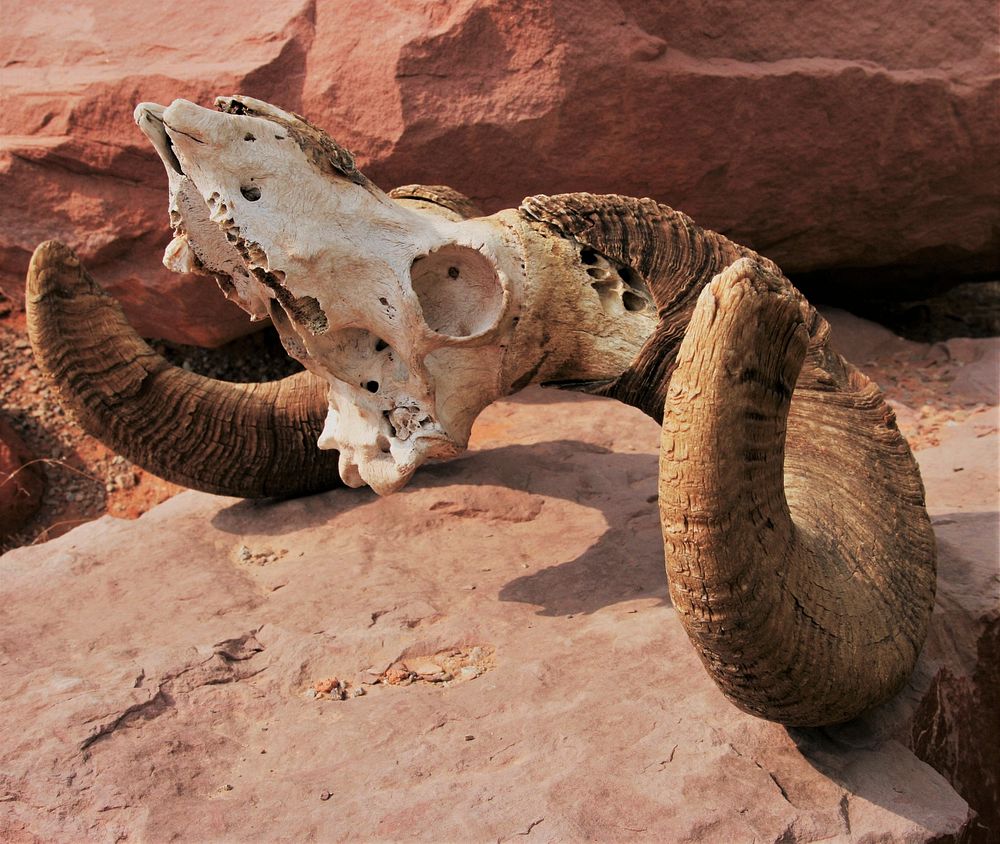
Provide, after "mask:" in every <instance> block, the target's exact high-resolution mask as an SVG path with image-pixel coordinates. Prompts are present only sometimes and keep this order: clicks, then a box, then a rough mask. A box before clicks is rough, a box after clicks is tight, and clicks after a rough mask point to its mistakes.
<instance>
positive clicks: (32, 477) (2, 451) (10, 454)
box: [0, 416, 45, 539]
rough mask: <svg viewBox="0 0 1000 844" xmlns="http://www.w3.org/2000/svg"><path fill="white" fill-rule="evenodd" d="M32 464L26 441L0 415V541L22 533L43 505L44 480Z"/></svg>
mask: <svg viewBox="0 0 1000 844" xmlns="http://www.w3.org/2000/svg"><path fill="white" fill-rule="evenodd" d="M30 463H31V454H29V452H28V448H27V446H26V445H25V444H24V441H23V440H22V439H21V438H20V437H19V436H18V434H17V432H16V431H15V430H14V429H13V428H12V427H11V426H10V423H9V422H7V420H5V419H4V418H3V416H0V539H2V538H3V537H5V536H7V535H8V534H11V533H14V531H16V530H19V529H20V528H21V526H22V525H24V524H25V522H27V521H28V519H30V518H31V517H32V516H33V515H34V513H35V511H36V510H37V509H38V508H39V506H40V505H41V503H42V494H43V493H44V492H45V481H44V479H43V476H42V473H41V472H40V471H39V470H38V468H37V467H35V466H32V465H30ZM26 464H29V465H26Z"/></svg>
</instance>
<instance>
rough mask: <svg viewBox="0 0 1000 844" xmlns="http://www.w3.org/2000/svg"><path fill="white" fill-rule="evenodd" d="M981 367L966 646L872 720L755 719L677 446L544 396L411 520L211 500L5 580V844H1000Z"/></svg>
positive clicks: (966, 486)
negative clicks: (313, 843) (669, 529)
mask: <svg viewBox="0 0 1000 844" xmlns="http://www.w3.org/2000/svg"><path fill="white" fill-rule="evenodd" d="M833 322H834V326H835V332H837V333H838V336H841V337H842V338H843V341H844V343H845V344H849V345H850V347H851V348H852V349H853V350H855V351H856V352H857V354H858V355H860V356H861V358H860V359H862V362H864V360H865V359H867V360H868V362H869V363H870V365H871V366H873V367H875V368H876V370H877V369H878V367H883V369H884V370H885V371H889V370H890V369H892V368H893V367H895V366H896V365H897V363H898V362H899V361H901V360H903V358H902V357H901V355H902V354H903V351H904V350H908V353H909V354H910V358H909V361H910V362H909V370H908V371H905V372H904V371H899V370H896V372H895V374H896V377H897V383H896V384H895V385H891V386H892V388H893V390H894V393H898V394H899V395H903V394H904V393H905V394H906V395H907V396H911V395H916V396H918V397H919V393H918V392H915V391H918V390H919V389H920V384H919V383H916V382H920V381H921V379H922V376H924V375H926V374H927V373H929V372H933V371H934V370H935V367H937V368H940V367H941V366H943V364H941V363H937V364H932V363H931V362H932V361H934V360H937V359H938V357H940V355H941V354H942V353H941V351H940V349H938V350H937V351H935V350H934V348H933V347H927V346H921V345H920V344H915V343H906V342H904V341H900V340H898V339H897V338H894V337H892V336H891V335H889V334H888V333H887V332H884V331H881V330H878V329H877V328H872V327H871V326H866V325H865V324H863V323H861V322H860V321H858V320H855V319H853V318H851V317H849V316H847V315H843V314H841V315H833ZM949 346H950V347H951V349H952V353H953V355H955V356H956V357H954V358H951V359H950V360H957V359H958V355H959V353H958V349H964V352H963V353H962V355H961V357H962V358H963V359H964V361H965V363H963V365H962V366H961V367H959V366H957V365H956V364H954V363H953V364H951V366H952V369H950V370H949V372H951V373H952V375H955V373H958V375H955V377H951V375H950V376H949V377H950V378H951V380H950V381H948V387H949V390H950V393H951V395H952V396H953V402H952V407H954V408H956V409H961V410H963V412H964V415H963V414H960V413H957V411H956V413H955V414H954V418H951V419H949V420H947V421H941V422H940V425H939V426H936V427H935V423H934V420H933V417H931V416H927V417H926V418H925V417H920V416H919V414H916V416H915V418H914V419H910V420H909V421H907V417H906V414H905V413H904V414H903V415H902V416H901V423H903V424H907V425H910V424H912V425H916V423H917V422H918V421H919V422H920V423H921V424H923V426H924V427H923V428H920V429H919V431H920V437H922V439H920V440H919V442H921V443H922V444H923V445H924V446H926V447H924V448H922V449H921V450H920V451H918V458H919V459H920V462H921V466H922V470H923V472H924V478H925V482H926V485H927V489H928V495H929V506H930V510H931V512H932V515H933V518H934V522H935V527H936V531H937V535H938V539H939V542H940V560H939V565H940V581H939V595H938V601H937V608H936V610H935V616H934V621H933V628H932V632H931V636H930V639H929V641H928V644H927V647H926V648H925V651H924V653H923V655H922V657H921V659H920V662H919V665H918V670H917V672H916V673H915V675H914V677H913V679H912V681H911V682H910V684H909V686H908V687H907V688H906V689H905V690H904V692H903V693H901V694H900V695H899V696H898V697H897V698H896V699H894V700H893V701H892V702H891V703H890V704H888V705H886V706H884V707H882V708H881V709H879V710H877V711H875V712H873V713H871V714H870V715H868V716H866V717H865V718H862V719H859V720H857V721H854V722H851V723H849V724H846V725H844V726H841V727H838V728H830V729H824V730H785V729H783V728H781V727H779V726H777V725H774V724H770V723H767V722H764V721H760V720H757V719H754V718H752V717H750V716H748V715H745V714H743V713H741V712H739V711H738V710H736V709H735V708H733V707H732V706H731V705H730V704H728V703H727V702H726V701H725V699H724V698H723V697H722V695H721V694H720V693H719V692H718V691H717V689H716V688H715V687H714V686H713V685H712V683H711V682H710V680H709V679H708V677H707V675H706V674H705V672H704V671H703V669H702V667H701V665H700V664H699V662H698V659H697V657H696V656H695V653H694V650H693V648H691V646H690V644H689V643H688V641H687V639H686V636H685V634H684V632H683V630H682V628H681V625H680V623H679V622H678V620H677V618H676V617H675V614H674V612H673V610H672V608H671V607H670V605H669V599H668V595H667V588H666V582H665V577H664V573H663V563H662V544H661V541H660V537H659V527H658V523H657V516H656V508H655V504H654V503H653V502H654V501H655V494H656V476H657V458H656V448H657V444H658V438H659V430H658V427H657V426H656V425H655V424H654V423H652V422H651V421H650V420H648V419H647V418H645V417H643V416H641V415H640V414H639V413H637V412H636V411H634V410H632V409H630V408H626V407H623V406H621V405H617V404H613V403H611V402H606V401H602V400H597V399H590V398H581V397H578V396H574V395H567V394H560V393H553V392H541V391H537V390H532V391H528V392H526V393H524V394H522V395H521V396H520V397H517V398H516V399H514V400H509V401H505V402H501V403H499V404H497V405H495V406H493V407H492V408H490V409H489V410H488V411H487V412H486V413H485V414H484V415H483V417H482V418H481V419H480V421H479V422H478V423H477V426H476V429H475V431H474V449H473V451H471V452H470V453H469V454H468V455H466V456H465V457H463V458H461V459H458V460H455V461H452V462H450V463H445V464H440V465H436V466H430V467H424V468H423V469H422V470H421V472H420V473H418V476H417V477H416V478H415V480H414V482H413V483H412V484H411V486H409V487H408V488H406V489H405V490H403V491H402V492H400V493H398V494H396V495H394V496H391V497H388V498H383V499H379V498H377V497H375V496H374V495H373V494H371V493H370V492H368V491H362V490H340V491H334V492H330V493H327V494H323V495H318V496H314V497H311V498H306V499H299V500H294V501H286V502H277V503H276V502H270V503H248V502H239V501H236V500H233V499H224V498H218V497H213V496H209V495H204V494H200V493H193V492H189V493H183V494H181V495H179V496H177V497H175V498H173V499H171V500H170V501H168V502H166V503H165V504H162V505H160V506H159V507H157V508H155V509H154V510H153V511H151V512H150V513H148V514H146V515H145V516H143V517H142V518H140V519H139V520H138V521H136V522H122V521H118V520H116V519H113V518H109V517H106V518H104V519H101V520H100V521H97V522H93V523H90V524H88V525H85V526H83V527H81V528H78V529H76V530H74V531H72V532H71V533H69V534H67V535H66V536H64V537H62V538H60V539H57V540H53V541H51V542H49V543H46V544H44V545H41V546H36V547H32V548H24V549H19V550H15V551H12V552H10V553H8V554H6V555H5V556H3V557H2V558H0V593H2V594H0V688H2V690H3V691H2V695H3V698H4V701H5V703H4V713H5V718H4V725H3V727H2V728H0V729H2V731H3V735H2V741H0V772H2V773H0V794H2V795H3V796H2V798H0V801H2V802H0V838H3V839H4V840H15V841H16V840H45V841H71V840H73V841H75V840H81V839H88V840H89V839H94V840H105V839H113V840H120V839H121V838H123V837H128V838H136V839H140V840H151V841H159V840H169V839H171V838H173V837H175V836H177V837H179V838H180V839H182V840H196V839H200V840H205V839H210V840H274V839H282V840H310V839H320V840H326V839H337V840H341V839H348V838H350V839H363V840H393V839H401V838H418V839H423V840H473V841H486V840H490V841H495V840H508V839H514V840H518V839H520V838H521V837H522V836H523V837H525V838H541V839H543V840H546V841H553V840H580V839H592V840H631V839H645V840H667V841H750V840H759V841H760V840H763V841H784V842H788V841H797V842H811V841H820V840H826V841H843V842H848V841H872V840H879V841H892V842H896V841H899V842H903V841H905V842H919V841H956V840H958V839H959V836H962V835H965V836H968V838H966V839H964V840H971V841H988V840H990V838H989V836H990V835H991V834H994V835H995V833H996V830H997V829H1000V826H992V827H991V826H990V825H992V824H995V823H996V821H997V819H996V818H995V816H991V815H990V811H991V806H992V807H993V809H994V810H995V805H996V791H997V784H996V781H995V780H991V779H990V778H989V775H988V771H990V770H994V771H995V770H997V766H996V765H995V764H993V762H994V761H995V760H996V758H997V757H996V742H995V741H992V740H991V734H992V735H993V736H994V737H995V733H991V731H990V730H988V729H987V728H986V718H987V713H988V712H991V711H992V712H995V711H996V710H995V709H993V710H989V709H986V708H985V707H986V706H987V705H989V704H990V703H991V701H992V702H995V694H996V688H995V685H993V686H991V685H990V682H993V683H995V676H993V675H992V674H991V673H990V671H991V669H990V666H991V665H995V662H993V663H991V662H990V661H989V660H991V659H993V660H995V658H996V651H995V649H996V639H997V630H998V625H1000V621H998V578H997V558H996V548H997V535H996V528H997V513H996V507H997V504H996V478H997V450H996V425H997V418H998V417H997V408H996V406H995V405H996V402H995V397H992V398H991V401H990V405H991V406H989V407H987V406H984V404H983V402H982V401H980V399H981V397H982V395H983V391H985V390H987V387H986V385H987V384H988V383H990V380H989V379H990V378H992V379H993V381H992V383H993V384H994V385H995V383H996V374H997V352H998V344H997V342H996V341H950V344H945V347H946V348H949ZM914 361H918V362H919V363H918V364H914ZM917 365H919V366H921V367H923V368H922V369H915V368H914V367H915V366H917ZM938 374H940V373H938ZM959 376H961V377H959ZM907 377H910V378H912V379H913V381H914V382H915V383H913V384H910V383H909V382H907V381H906V378H907ZM938 395H939V396H940V394H938ZM987 395H989V393H988V392H987ZM898 406H899V407H900V408H901V409H903V408H904V406H903V405H898ZM956 420H958V421H956ZM948 421H951V422H954V423H955V424H951V425H949V424H948ZM914 430H917V428H916V427H914ZM983 431H985V432H986V434H985V435H984V434H983ZM933 442H936V444H932V443H933ZM959 469H961V471H959ZM959 476H960V477H959ZM991 677H992V680H991V679H990V678H991ZM376 681H379V682H376ZM356 689H361V690H363V692H364V694H361V695H357V693H356V692H355V690H356ZM991 696H993V697H991ZM341 698H343V699H341ZM991 765H992V768H991V767H990V766H991ZM935 768H936V769H935ZM956 788H957V789H958V791H956ZM959 791H960V792H961V795H960V794H959ZM969 803H972V804H973V805H974V806H977V807H978V809H979V813H980V814H979V817H972V816H971V812H970V808H969ZM991 828H992V830H993V832H992V833H991V832H990V831H989V830H990V829H991Z"/></svg>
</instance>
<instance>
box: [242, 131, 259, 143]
mask: <svg viewBox="0 0 1000 844" xmlns="http://www.w3.org/2000/svg"><path fill="white" fill-rule="evenodd" d="M243 140H244V141H256V140H257V139H256V138H255V137H254V135H253V132H247V133H246V134H245V135H244V136H243Z"/></svg>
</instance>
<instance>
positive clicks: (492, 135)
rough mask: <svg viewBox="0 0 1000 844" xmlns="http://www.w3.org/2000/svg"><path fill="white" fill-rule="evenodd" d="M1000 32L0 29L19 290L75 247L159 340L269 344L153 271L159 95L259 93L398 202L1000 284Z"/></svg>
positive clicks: (760, 13) (650, 17) (865, 20)
mask: <svg viewBox="0 0 1000 844" xmlns="http://www.w3.org/2000/svg"><path fill="white" fill-rule="evenodd" d="M996 42H997V16H996V14H995V9H994V8H993V4H991V3H988V2H986V0H975V2H971V3H958V2H955V0H950V1H948V0H921V1H920V2H916V3H910V4H904V5H901V4H898V3H892V2H889V0H879V2H875V3H872V2H861V0H850V2H848V3H846V4H845V3H840V4H838V5H837V6H836V7H835V8H834V7H830V6H826V5H819V6H817V5H815V4H808V3H797V4H792V6H789V5H788V4H774V3H765V2H761V0H755V1H754V2H750V1H749V0H748V1H747V2H739V3H729V4H726V5H725V6H724V7H714V8H712V9H711V10H709V11H708V12H707V13H706V8H705V7H704V5H703V4H701V3H695V2H691V0H685V2H680V3H671V4H667V5H665V6H663V5H657V4H648V3H640V2H633V0H627V2H623V3H619V4H611V5H601V4H597V5H594V4H592V3H584V2H582V0H560V2H556V3H549V4H543V5H542V6H537V5H535V6H531V5H523V6H519V7H515V8H512V6H511V4H509V3H502V2H499V0H490V2H484V3H480V2H476V3H473V2H469V0H461V1H458V0H456V2H449V3H438V4H431V5H429V6H426V7H422V8H419V9H418V8H417V7H406V6H405V5H404V6H400V5H399V4H396V3H390V2H387V0H375V2H366V3H358V2H353V1H352V2H341V3H336V4H334V3H319V4H316V3H302V2H300V0H277V2H269V3H263V2H259V0H252V2H249V3H248V4H244V5H243V6H242V7H241V11H240V14H239V21H238V24H237V23H236V22H234V20H233V19H232V12H231V11H230V10H226V9H223V8H222V7H218V8H213V7H205V6H204V5H192V4H185V2H184V0H180V2H178V3H172V4H170V5H168V6H162V7H158V8H155V9H152V8H150V9H146V8H144V9H143V10H142V11H141V12H139V11H137V10H136V7H135V6H134V4H130V3H126V2H123V0H111V2H106V3H93V2H89V3H83V4H75V5H74V6H73V8H72V10H71V11H70V10H69V9H68V8H67V7H66V6H65V5H64V4H59V3H56V2H53V0H39V2H36V3H31V4H20V5H16V4H15V5H14V6H12V7H11V8H10V9H8V10H6V21H5V27H4V29H3V33H2V34H0V46H2V48H3V53H4V55H5V56H7V57H8V58H7V63H6V65H5V67H4V76H3V86H4V108H3V109H2V112H0V180H2V185H0V187H2V190H3V194H4V197H5V202H4V204H3V209H2V213H3V225H2V226H0V283H2V284H3V285H4V286H5V287H8V288H14V289H19V288H20V286H21V285H22V283H23V277H24V271H25V268H26V267H27V261H28V256H29V255H30V252H31V250H32V249H33V248H34V247H35V245H37V243H38V242H40V241H42V240H45V239H48V238H51V237H57V238H60V239H63V240H65V241H66V242H68V243H69V244H70V245H71V246H72V247H73V248H74V249H75V250H76V251H77V252H78V254H79V255H80V257H81V258H82V259H83V260H84V261H85V262H86V263H87V264H88V265H89V266H90V267H91V268H92V270H93V271H94V273H95V276H96V277H97V278H99V279H100V280H101V281H102V283H104V284H106V285H107V286H108V287H109V288H110V289H111V290H112V292H114V293H115V294H116V295H118V296H119V297H120V298H121V299H122V300H123V302H124V304H125V306H126V309H127V311H128V313H129V314H130V316H131V318H132V319H133V320H134V321H135V323H136V325H137V326H138V327H139V329H140V331H141V332H143V333H144V334H146V335H149V336H156V337H166V338H169V339H173V340H176V341H183V342H194V343H200V344H205V345H214V344H219V343H221V342H224V341H225V340H227V339H231V338H232V337H234V336H237V335H238V334H239V333H242V332H246V331H249V330H250V327H251V326H250V325H249V323H248V322H247V321H246V319H245V318H244V316H243V314H242V312H240V311H238V310H237V309H235V307H234V306H232V305H229V304H227V303H225V302H224V301H223V300H222V298H221V296H219V294H218V291H216V290H215V287H214V284H213V283H212V282H211V281H206V280H205V279H202V278H193V277H192V278H182V277H178V276H174V275H172V274H170V273H168V272H167V271H166V270H164V269H163V268H162V267H160V266H159V260H160V255H161V253H162V249H163V246H164V245H165V244H166V242H167V239H168V232H167V225H166V184H165V179H164V176H163V174H162V172H161V168H160V165H159V163H158V162H157V161H156V159H155V156H154V155H153V153H152V151H151V150H150V149H149V148H148V146H147V145H146V144H145V142H144V140H143V139H142V137H141V136H140V134H139V132H138V130H137V129H136V128H135V127H134V126H133V124H132V120H131V113H132V108H133V106H134V105H135V103H136V102H137V101H139V100H158V101H161V102H169V101H170V100H172V99H173V98H175V97H186V98H189V99H193V100H195V101H198V102H201V103H208V102H209V101H210V100H211V97H212V96H213V95H215V94H217V93H233V92H240V93H246V94H251V95H253V96H256V97H259V98H262V99H266V100H270V101H273V102H275V103H277V104H279V105H283V106H285V107H286V108H290V109H294V110H296V111H299V112H302V113H303V114H306V115H307V116H309V117H310V118H312V119H314V120H315V121H316V122H317V123H318V124H319V125H321V126H324V127H325V128H327V129H329V131H330V132H331V133H333V134H334V135H335V136H336V137H337V138H338V139H339V140H340V141H341V142H343V143H344V144H346V145H347V146H348V147H350V148H352V149H354V150H355V151H356V152H357V153H358V154H359V160H360V163H361V164H362V166H364V167H365V169H366V172H367V173H368V174H369V175H370V176H371V177H372V178H373V179H374V180H375V181H376V182H377V183H379V184H381V185H382V186H383V187H386V188H388V187H391V186H393V185H395V184H402V183H411V182H425V183H431V184H435V183H437V184H440V183H445V184H451V185H452V186H454V187H455V188H457V189H459V190H461V191H463V192H465V193H467V194H469V195H470V196H472V197H473V198H474V199H475V200H476V201H477V202H479V203H480V204H481V205H482V206H483V207H485V208H486V209H487V210H488V211H493V210H496V209H498V208H500V207H504V206H508V205H511V204H516V203H517V202H518V201H519V200H520V199H521V198H522V197H523V196H526V195H530V194H534V193H556V192H561V191H577V190H588V191H592V192H596V193H600V192H611V193H622V194H630V195H636V196H647V195H648V196H652V197H654V198H656V199H658V200H660V201H663V202H666V203H668V204H670V205H672V206H674V207H677V208H680V209H682V210H684V211H686V212H687V213H689V214H690V215H692V216H693V217H694V218H695V219H696V220H698V221H699V222H700V223H702V224H703V225H706V226H709V227H711V228H715V229H718V230H720V231H722V232H724V233H726V234H728V235H730V236H731V237H733V238H735V239H737V240H740V241H742V242H745V243H747V244H749V245H751V246H753V247H754V248H756V249H758V250H760V251H762V252H764V253H766V254H767V255H768V256H769V257H772V258H774V259H775V260H777V261H778V262H779V263H780V264H781V265H782V266H783V267H784V268H785V269H786V271H788V272H803V271H810V270H817V269H821V268H830V267H844V266H849V267H873V266H885V265H898V264H906V265H916V266H924V267H931V268H933V267H940V266H944V265H947V266H948V267H949V268H950V269H951V270H952V271H954V270H956V269H959V270H961V269H963V268H964V269H967V270H981V269H985V268H987V267H989V266H990V265H991V263H992V264H993V266H995V261H996V254H997V251H998V241H997V228H996V211H995V209H996V207H997V204H998V202H1000V195H998V190H1000V164H998V162H1000V140H998V139H1000V123H998V113H997V108H996V102H997V98H998V96H1000V74H998V73H997V68H996V61H995V55H994V50H995V46H996Z"/></svg>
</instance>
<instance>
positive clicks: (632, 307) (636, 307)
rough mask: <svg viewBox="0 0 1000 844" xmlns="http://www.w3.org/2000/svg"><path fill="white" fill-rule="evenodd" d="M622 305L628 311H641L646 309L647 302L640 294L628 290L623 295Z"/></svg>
mask: <svg viewBox="0 0 1000 844" xmlns="http://www.w3.org/2000/svg"><path fill="white" fill-rule="evenodd" d="M622 304H623V305H624V306H625V310H626V311H641V310H642V309H643V308H645V307H646V300H645V299H643V298H642V296H640V295H639V294H638V293H633V292H632V291H631V290H626V291H624V292H623V293H622Z"/></svg>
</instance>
